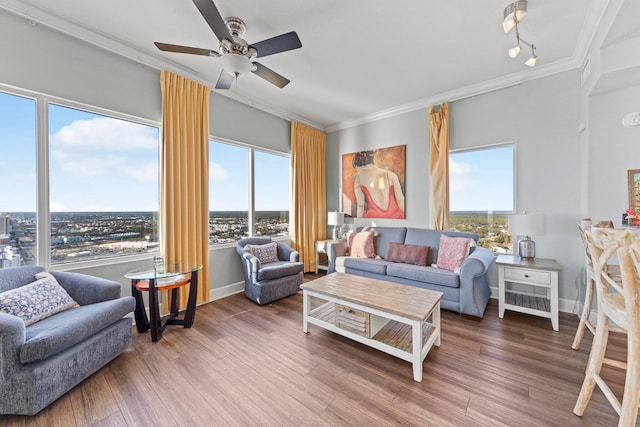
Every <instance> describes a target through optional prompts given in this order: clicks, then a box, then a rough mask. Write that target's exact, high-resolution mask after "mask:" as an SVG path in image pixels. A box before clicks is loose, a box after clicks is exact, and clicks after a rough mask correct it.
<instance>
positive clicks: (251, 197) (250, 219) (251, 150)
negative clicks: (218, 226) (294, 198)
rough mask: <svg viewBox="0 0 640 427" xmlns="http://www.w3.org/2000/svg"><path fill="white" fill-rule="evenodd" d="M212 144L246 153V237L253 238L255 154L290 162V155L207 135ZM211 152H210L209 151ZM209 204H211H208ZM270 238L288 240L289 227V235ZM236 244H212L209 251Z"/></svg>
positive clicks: (289, 236)
mask: <svg viewBox="0 0 640 427" xmlns="http://www.w3.org/2000/svg"><path fill="white" fill-rule="evenodd" d="M213 142H217V143H221V144H227V145H232V146H236V147H240V148H245V149H247V151H248V156H247V162H248V165H249V180H248V182H249V208H248V212H247V223H248V230H247V231H248V234H249V235H248V236H247V237H255V231H256V225H255V221H256V215H255V204H256V201H255V187H256V186H255V169H254V168H255V153H256V152H261V153H266V154H271V155H274V156H280V157H284V158H287V159H289V161H291V153H283V152H281V151H278V150H273V149H269V148H265V147H258V146H255V145H253V144H248V143H244V142H239V141H235V140H232V139H229V138H223V137H218V136H215V135H209V144H211V143H213ZM209 148H211V145H210V146H209ZM210 152H211V150H210ZM213 160H214V159H213V158H211V155H209V161H210V162H211V161H213ZM289 186H291V174H289ZM210 203H211V202H210ZM210 206H211V204H209V213H211V208H210ZM290 225H291V206H290V205H289V226H290ZM268 237H271V238H272V239H273V240H274V241H278V240H283V241H285V240H289V239H290V238H291V228H290V227H289V233H288V234H287V235H285V236H268ZM235 245H236V243H235V242H233V243H213V244H209V249H219V248H225V247H235Z"/></svg>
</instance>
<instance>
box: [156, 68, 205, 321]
mask: <svg viewBox="0 0 640 427" xmlns="http://www.w3.org/2000/svg"><path fill="white" fill-rule="evenodd" d="M160 86H161V88H162V149H161V152H160V164H161V167H160V232H161V234H160V235H161V238H162V253H163V256H164V258H165V263H166V265H173V264H177V263H179V264H183V265H186V264H194V263H195V264H202V266H203V267H202V269H201V270H200V271H199V273H198V298H197V301H198V302H206V301H209V95H210V93H211V90H210V89H209V88H208V87H206V86H203V85H201V84H198V83H196V82H193V81H191V80H188V79H186V78H184V77H181V76H179V75H177V74H173V73H170V72H169V71H165V70H162V72H161V73H160ZM183 268H184V267H183ZM187 296H188V287H187V286H183V287H182V288H180V306H181V308H184V306H185V305H186V302H187ZM162 300H163V308H164V307H166V301H167V299H166V298H163V299H162Z"/></svg>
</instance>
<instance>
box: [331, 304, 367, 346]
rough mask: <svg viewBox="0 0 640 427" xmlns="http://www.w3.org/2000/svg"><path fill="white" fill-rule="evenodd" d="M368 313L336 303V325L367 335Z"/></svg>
mask: <svg viewBox="0 0 640 427" xmlns="http://www.w3.org/2000/svg"><path fill="white" fill-rule="evenodd" d="M369 322H370V315H369V313H366V312H364V311H360V310H355V309H353V308H350V307H346V306H344V305H340V304H336V326H337V327H339V328H341V329H346V330H348V331H350V332H354V333H356V334H358V335H362V336H364V337H367V338H370V337H369Z"/></svg>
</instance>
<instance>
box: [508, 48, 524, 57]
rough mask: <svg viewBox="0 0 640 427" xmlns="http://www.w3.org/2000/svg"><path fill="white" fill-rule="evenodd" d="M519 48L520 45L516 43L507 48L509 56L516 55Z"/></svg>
mask: <svg viewBox="0 0 640 427" xmlns="http://www.w3.org/2000/svg"><path fill="white" fill-rule="evenodd" d="M521 50H522V48H521V47H520V45H516V46H514V47H512V48H511V49H509V52H508V53H509V58H515V57H516V56H518V54H519V53H520V51H521Z"/></svg>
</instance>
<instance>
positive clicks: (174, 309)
mask: <svg viewBox="0 0 640 427" xmlns="http://www.w3.org/2000/svg"><path fill="white" fill-rule="evenodd" d="M179 302H180V294H178V288H173V289H171V307H170V308H169V313H171V317H176V316H177V315H178V304H179Z"/></svg>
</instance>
